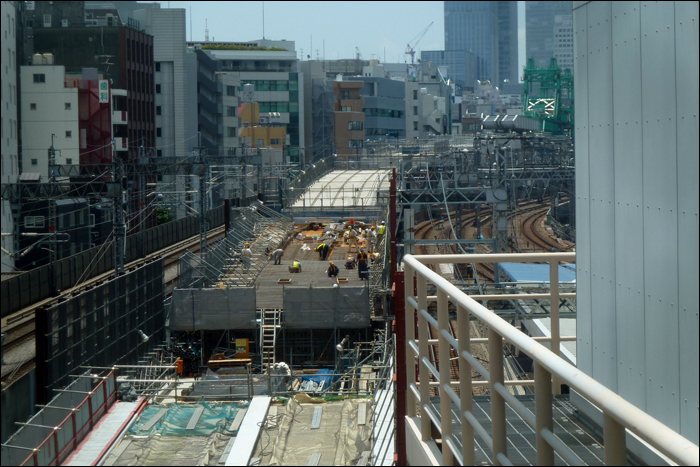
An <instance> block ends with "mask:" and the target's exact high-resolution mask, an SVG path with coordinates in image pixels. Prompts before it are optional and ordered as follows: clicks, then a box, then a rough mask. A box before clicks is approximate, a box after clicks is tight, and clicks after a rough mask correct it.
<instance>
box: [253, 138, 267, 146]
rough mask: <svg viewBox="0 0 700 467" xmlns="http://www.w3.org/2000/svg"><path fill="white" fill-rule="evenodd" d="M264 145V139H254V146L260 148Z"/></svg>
mask: <svg viewBox="0 0 700 467" xmlns="http://www.w3.org/2000/svg"><path fill="white" fill-rule="evenodd" d="M263 146H265V140H264V139H256V140H255V147H256V148H261V147H263Z"/></svg>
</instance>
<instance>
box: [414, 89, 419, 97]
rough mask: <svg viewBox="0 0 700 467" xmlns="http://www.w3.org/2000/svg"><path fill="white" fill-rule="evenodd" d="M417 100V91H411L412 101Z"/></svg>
mask: <svg viewBox="0 0 700 467" xmlns="http://www.w3.org/2000/svg"><path fill="white" fill-rule="evenodd" d="M416 99H418V90H415V89H414V90H413V100H416Z"/></svg>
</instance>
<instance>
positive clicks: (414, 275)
mask: <svg viewBox="0 0 700 467" xmlns="http://www.w3.org/2000/svg"><path fill="white" fill-rule="evenodd" d="M575 259H576V254H575V253H525V254H491V255H426V256H414V255H406V256H404V270H405V272H404V284H406V287H405V292H404V293H405V310H406V317H405V318H406V319H405V322H406V362H405V365H406V376H407V384H408V391H407V394H406V401H407V402H406V405H407V407H406V409H407V412H406V413H407V416H408V417H416V416H417V404H419V406H420V412H421V414H420V418H419V420H420V432H421V439H422V441H424V442H426V443H434V438H433V431H432V428H433V427H435V428H436V430H437V432H438V433H440V434H439V437H440V438H441V439H442V440H443V443H442V445H443V449H442V463H443V465H452V464H453V463H455V462H456V463H459V464H460V465H474V462H475V451H474V446H475V434H478V435H479V437H480V438H481V439H482V440H483V442H484V443H485V445H486V446H488V448H490V450H491V452H492V453H493V459H492V461H493V463H494V465H512V460H511V459H509V458H508V453H507V438H506V426H507V424H506V404H508V406H509V407H510V408H511V409H512V410H513V411H515V412H516V413H517V414H518V415H520V417H522V419H523V420H524V421H525V422H526V424H527V425H529V427H530V428H532V430H533V431H534V432H535V434H536V446H535V448H536V451H537V463H538V465H554V452H555V451H556V453H557V454H558V455H559V456H560V457H561V458H563V459H564V460H565V461H566V462H567V463H569V464H571V465H583V461H582V460H581V459H580V458H579V457H578V456H577V455H576V453H575V452H574V451H573V450H572V449H571V448H570V447H569V446H568V445H566V444H565V443H564V442H563V441H562V440H561V439H560V438H559V437H558V436H557V435H555V434H554V431H553V425H554V422H553V416H552V413H553V411H552V400H553V397H552V396H553V394H558V393H559V390H560V388H561V384H567V385H568V386H569V387H570V388H571V389H573V390H575V391H577V392H578V393H579V394H581V395H582V396H583V397H585V398H586V399H587V400H588V401H590V402H591V403H592V404H593V405H595V406H596V407H597V408H598V409H600V410H601V411H602V413H603V438H604V446H605V459H604V460H605V463H606V464H607V465H626V463H627V459H626V437H625V431H626V430H628V431H630V432H631V433H633V434H635V435H637V436H638V437H639V438H641V439H642V440H644V441H645V442H647V443H648V444H650V445H651V446H653V447H654V448H655V449H657V450H658V451H660V452H661V453H663V454H664V455H666V456H668V457H669V458H670V459H671V460H673V461H674V462H676V463H678V464H682V465H698V446H697V445H695V444H693V443H692V442H690V441H689V440H687V439H686V438H684V437H683V436H681V435H680V434H678V433H676V432H675V431H673V430H672V429H671V428H669V427H667V426H666V425H664V424H662V423H661V422H659V421H658V420H656V419H654V418H653V417H651V416H650V415H648V414H646V413H645V412H644V411H642V410H640V409H639V408H637V407H635V406H633V405H632V404H630V403H629V402H627V401H626V400H625V399H623V398H622V397H620V396H619V395H617V394H616V393H615V392H613V391H611V390H610V389H608V388H606V387H605V386H603V385H602V384H600V383H599V382H597V381H595V380H594V379H593V378H591V377H589V376H587V375H585V374H583V373H581V371H580V370H578V369H577V368H576V367H574V366H573V365H571V364H569V363H568V362H566V361H565V360H563V359H562V358H560V357H559V347H560V345H559V344H560V342H561V341H563V340H574V339H575V338H572V337H561V336H560V332H559V302H560V299H562V298H574V297H575V294H573V293H560V292H559V268H558V266H559V263H560V262H574V261H575ZM499 262H522V263H535V262H538V263H548V264H549V270H550V280H549V284H550V288H549V293H545V294H517V293H516V294H506V295H498V294H494V295H472V296H468V295H466V294H465V293H464V292H462V291H461V290H459V289H458V288H457V287H456V286H455V285H453V284H452V283H450V282H449V281H448V280H446V279H444V278H443V277H441V276H440V275H439V274H438V273H436V272H434V271H432V270H431V269H429V268H428V266H427V265H428V264H443V263H452V264H460V263H499ZM414 281H415V283H414ZM428 283H431V284H432V285H433V286H434V287H435V288H436V290H437V295H434V296H428V293H427V290H428ZM414 284H415V285H414ZM535 298H538V299H549V300H550V307H551V326H552V329H551V337H549V338H547V337H540V338H532V337H528V336H527V335H525V334H523V333H522V332H520V330H518V329H517V328H515V327H513V326H512V325H510V324H509V323H508V322H507V321H505V320H503V319H502V318H501V317H499V316H498V315H496V314H495V313H494V312H492V311H490V310H488V309H487V308H485V307H484V306H482V305H481V304H479V303H477V302H476V300H519V299H535ZM432 302H437V319H435V318H434V317H433V316H432V315H431V314H430V313H429V312H428V311H427V310H428V303H432ZM450 304H452V305H453V306H454V307H455V308H456V315H457V338H455V337H452V334H451V333H450V317H449V315H450ZM416 315H417V318H418V335H416V326H415V319H416ZM471 316H473V317H475V318H476V319H478V320H479V321H480V322H481V323H483V324H484V325H485V326H487V327H488V337H487V338H484V339H481V338H479V339H472V338H470V317H471ZM429 325H432V326H434V327H435V329H437V330H438V338H437V339H430V334H429V328H428V326H429ZM504 341H509V342H510V343H511V344H512V345H513V346H515V347H516V348H518V349H520V351H522V352H525V353H526V354H527V355H529V356H530V357H531V358H532V359H533V361H534V380H525V381H524V380H513V381H506V380H505V379H504V371H503V363H502V362H503V354H504V352H503V348H504ZM542 342H549V343H550V346H551V350H550V349H548V348H546V347H545V346H543V345H542ZM477 343H478V344H488V356H489V363H488V364H487V365H484V364H482V363H481V361H479V360H478V358H477V357H476V356H475V355H474V354H472V353H471V347H470V346H471V345H472V344H477ZM430 346H437V352H438V357H439V361H440V362H448V361H449V360H450V357H451V355H450V353H451V348H453V349H454V351H455V352H456V353H457V355H458V360H459V373H460V374H461V375H464V376H465V377H462V378H460V379H459V381H451V378H450V365H448V364H440V365H439V369H438V368H436V367H435V365H434V364H433V363H432V362H431V361H430ZM416 358H417V360H418V366H419V375H416V365H415V363H416ZM472 369H474V370H476V371H477V372H478V373H480V374H481V375H482V376H483V378H484V380H485V381H472V378H471V377H470V376H469V375H471V374H472ZM417 376H419V379H418V378H417ZM431 376H433V377H434V378H435V379H436V380H437V381H435V382H431V381H430V378H431ZM478 385H486V386H487V387H488V388H489V390H490V397H491V413H490V417H491V426H490V428H491V431H490V433H489V432H488V431H487V429H486V427H484V426H483V425H482V424H481V423H480V422H479V421H478V420H477V418H476V416H475V412H474V409H473V407H474V401H473V396H472V394H473V393H472V389H473V387H475V386H478ZM513 385H527V386H534V393H535V413H534V414H533V413H532V411H530V410H529V409H528V408H526V407H525V405H524V404H523V403H522V402H521V401H519V400H518V399H517V398H516V397H515V396H513V395H512V394H511V393H510V392H509V390H508V388H507V387H508V386H513ZM433 386H436V387H438V388H439V401H440V403H439V405H440V409H439V412H440V413H439V414H438V413H436V411H435V410H434V409H433V407H432V405H431V401H430V396H431V395H430V388H431V387H433ZM453 387H459V393H460V395H457V394H456V393H455V391H454V390H453ZM453 403H454V404H456V406H457V407H458V410H459V416H458V422H459V424H460V425H461V449H460V447H459V445H460V443H459V441H458V439H457V438H456V437H455V434H454V433H453V424H452V423H451V422H450V421H451V420H452V404H453ZM441 421H445V423H442V422H441ZM433 445H434V444H433Z"/></svg>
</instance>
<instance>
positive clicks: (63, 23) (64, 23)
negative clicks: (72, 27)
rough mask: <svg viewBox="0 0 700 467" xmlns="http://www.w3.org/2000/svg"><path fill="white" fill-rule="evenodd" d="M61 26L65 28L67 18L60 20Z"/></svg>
mask: <svg viewBox="0 0 700 467" xmlns="http://www.w3.org/2000/svg"><path fill="white" fill-rule="evenodd" d="M61 27H64V28H67V27H68V20H67V19H62V20H61Z"/></svg>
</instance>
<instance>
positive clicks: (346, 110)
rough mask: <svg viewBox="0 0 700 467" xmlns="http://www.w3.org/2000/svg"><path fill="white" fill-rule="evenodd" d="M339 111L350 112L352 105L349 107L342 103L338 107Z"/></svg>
mask: <svg viewBox="0 0 700 467" xmlns="http://www.w3.org/2000/svg"><path fill="white" fill-rule="evenodd" d="M340 111H341V112H352V107H350V106H349V105H343V106H341V107H340Z"/></svg>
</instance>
